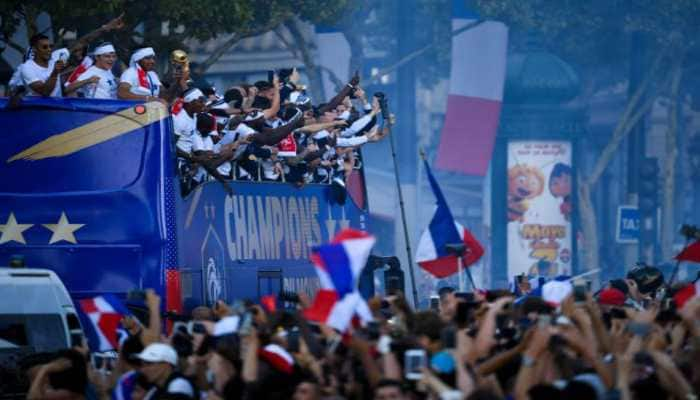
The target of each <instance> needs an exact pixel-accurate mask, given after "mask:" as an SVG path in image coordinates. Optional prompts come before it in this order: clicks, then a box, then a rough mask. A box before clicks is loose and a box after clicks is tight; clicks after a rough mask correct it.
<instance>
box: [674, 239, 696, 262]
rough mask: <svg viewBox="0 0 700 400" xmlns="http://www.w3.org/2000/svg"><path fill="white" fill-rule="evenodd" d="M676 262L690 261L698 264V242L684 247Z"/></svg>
mask: <svg viewBox="0 0 700 400" xmlns="http://www.w3.org/2000/svg"><path fill="white" fill-rule="evenodd" d="M676 260H678V261H690V262H696V263H700V240H698V241H697V242H694V243H692V244H691V245H690V246H688V247H686V248H685V249H684V250H683V251H681V252H680V253H679V254H678V255H677V256H676Z"/></svg>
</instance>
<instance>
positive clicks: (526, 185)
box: [508, 164, 544, 222]
mask: <svg viewBox="0 0 700 400" xmlns="http://www.w3.org/2000/svg"><path fill="white" fill-rule="evenodd" d="M543 191H544V175H543V174H542V172H541V171H540V169H539V168H537V167H531V166H529V165H525V164H518V165H515V166H513V167H511V168H509V169H508V222H511V221H520V222H523V216H524V215H525V212H526V211H527V210H528V208H529V204H528V200H530V199H533V198H535V197H537V196H539V195H541V194H542V192H543Z"/></svg>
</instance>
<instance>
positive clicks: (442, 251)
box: [416, 160, 484, 278]
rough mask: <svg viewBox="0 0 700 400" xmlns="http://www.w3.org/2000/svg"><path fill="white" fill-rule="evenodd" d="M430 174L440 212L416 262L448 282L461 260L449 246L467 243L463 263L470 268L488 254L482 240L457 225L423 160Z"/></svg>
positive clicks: (426, 235) (456, 270)
mask: <svg viewBox="0 0 700 400" xmlns="http://www.w3.org/2000/svg"><path fill="white" fill-rule="evenodd" d="M423 163H424V164H425V170H426V172H427V173H428V181H429V182H430V187H431V188H432V189H433V194H434V195H435V199H436V200H437V210H435V214H434V215H433V219H432V220H431V221H430V225H429V226H428V229H426V230H425V231H424V232H423V234H422V235H421V238H420V241H419V242H418V250H417V251H416V262H417V263H418V265H420V267H421V268H423V269H424V270H426V271H428V272H429V273H430V274H432V275H433V276H435V277H437V278H445V277H447V276H450V275H452V274H454V273H456V272H458V271H459V260H458V259H457V256H456V255H455V254H449V253H448V252H447V248H446V246H447V245H448V244H454V243H464V246H465V247H464V248H465V253H464V255H463V256H462V262H463V265H464V266H465V267H468V266H470V265H472V264H474V263H475V262H477V261H478V260H479V259H480V258H481V256H482V255H483V254H484V248H483V247H482V246H481V244H480V243H479V241H478V240H476V238H474V236H473V235H472V234H471V232H469V230H467V229H465V228H464V227H463V226H462V225H460V224H459V223H457V222H456V221H455V220H454V218H453V217H452V212H450V208H449V207H448V206H447V201H446V200H445V197H444V196H443V195H442V191H441V190H440V186H438V184H437V181H436V180H435V177H434V176H433V173H432V172H431V171H430V166H429V165H428V163H427V161H425V160H423Z"/></svg>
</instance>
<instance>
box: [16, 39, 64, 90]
mask: <svg viewBox="0 0 700 400" xmlns="http://www.w3.org/2000/svg"><path fill="white" fill-rule="evenodd" d="M29 44H30V45H31V47H32V54H33V56H32V57H30V58H29V59H28V60H27V61H26V62H25V63H24V64H22V65H21V66H20V69H19V73H20V77H21V79H22V83H23V84H24V86H25V87H26V89H27V95H28V96H45V97H62V93H61V81H60V78H59V75H60V73H61V71H62V70H63V68H65V66H66V63H65V61H64V60H60V59H59V60H52V59H51V42H50V41H49V38H48V37H47V36H45V35H34V36H32V38H31V39H30V40H29Z"/></svg>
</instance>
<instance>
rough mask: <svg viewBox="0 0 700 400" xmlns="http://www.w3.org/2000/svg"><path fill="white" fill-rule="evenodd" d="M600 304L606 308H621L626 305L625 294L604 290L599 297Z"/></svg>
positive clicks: (609, 289)
mask: <svg viewBox="0 0 700 400" xmlns="http://www.w3.org/2000/svg"><path fill="white" fill-rule="evenodd" d="M598 303H600V304H603V305H606V306H621V305H624V304H625V294H624V293H622V291H621V290H618V289H613V288H608V289H604V290H602V291H601V292H600V294H599V295H598Z"/></svg>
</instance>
